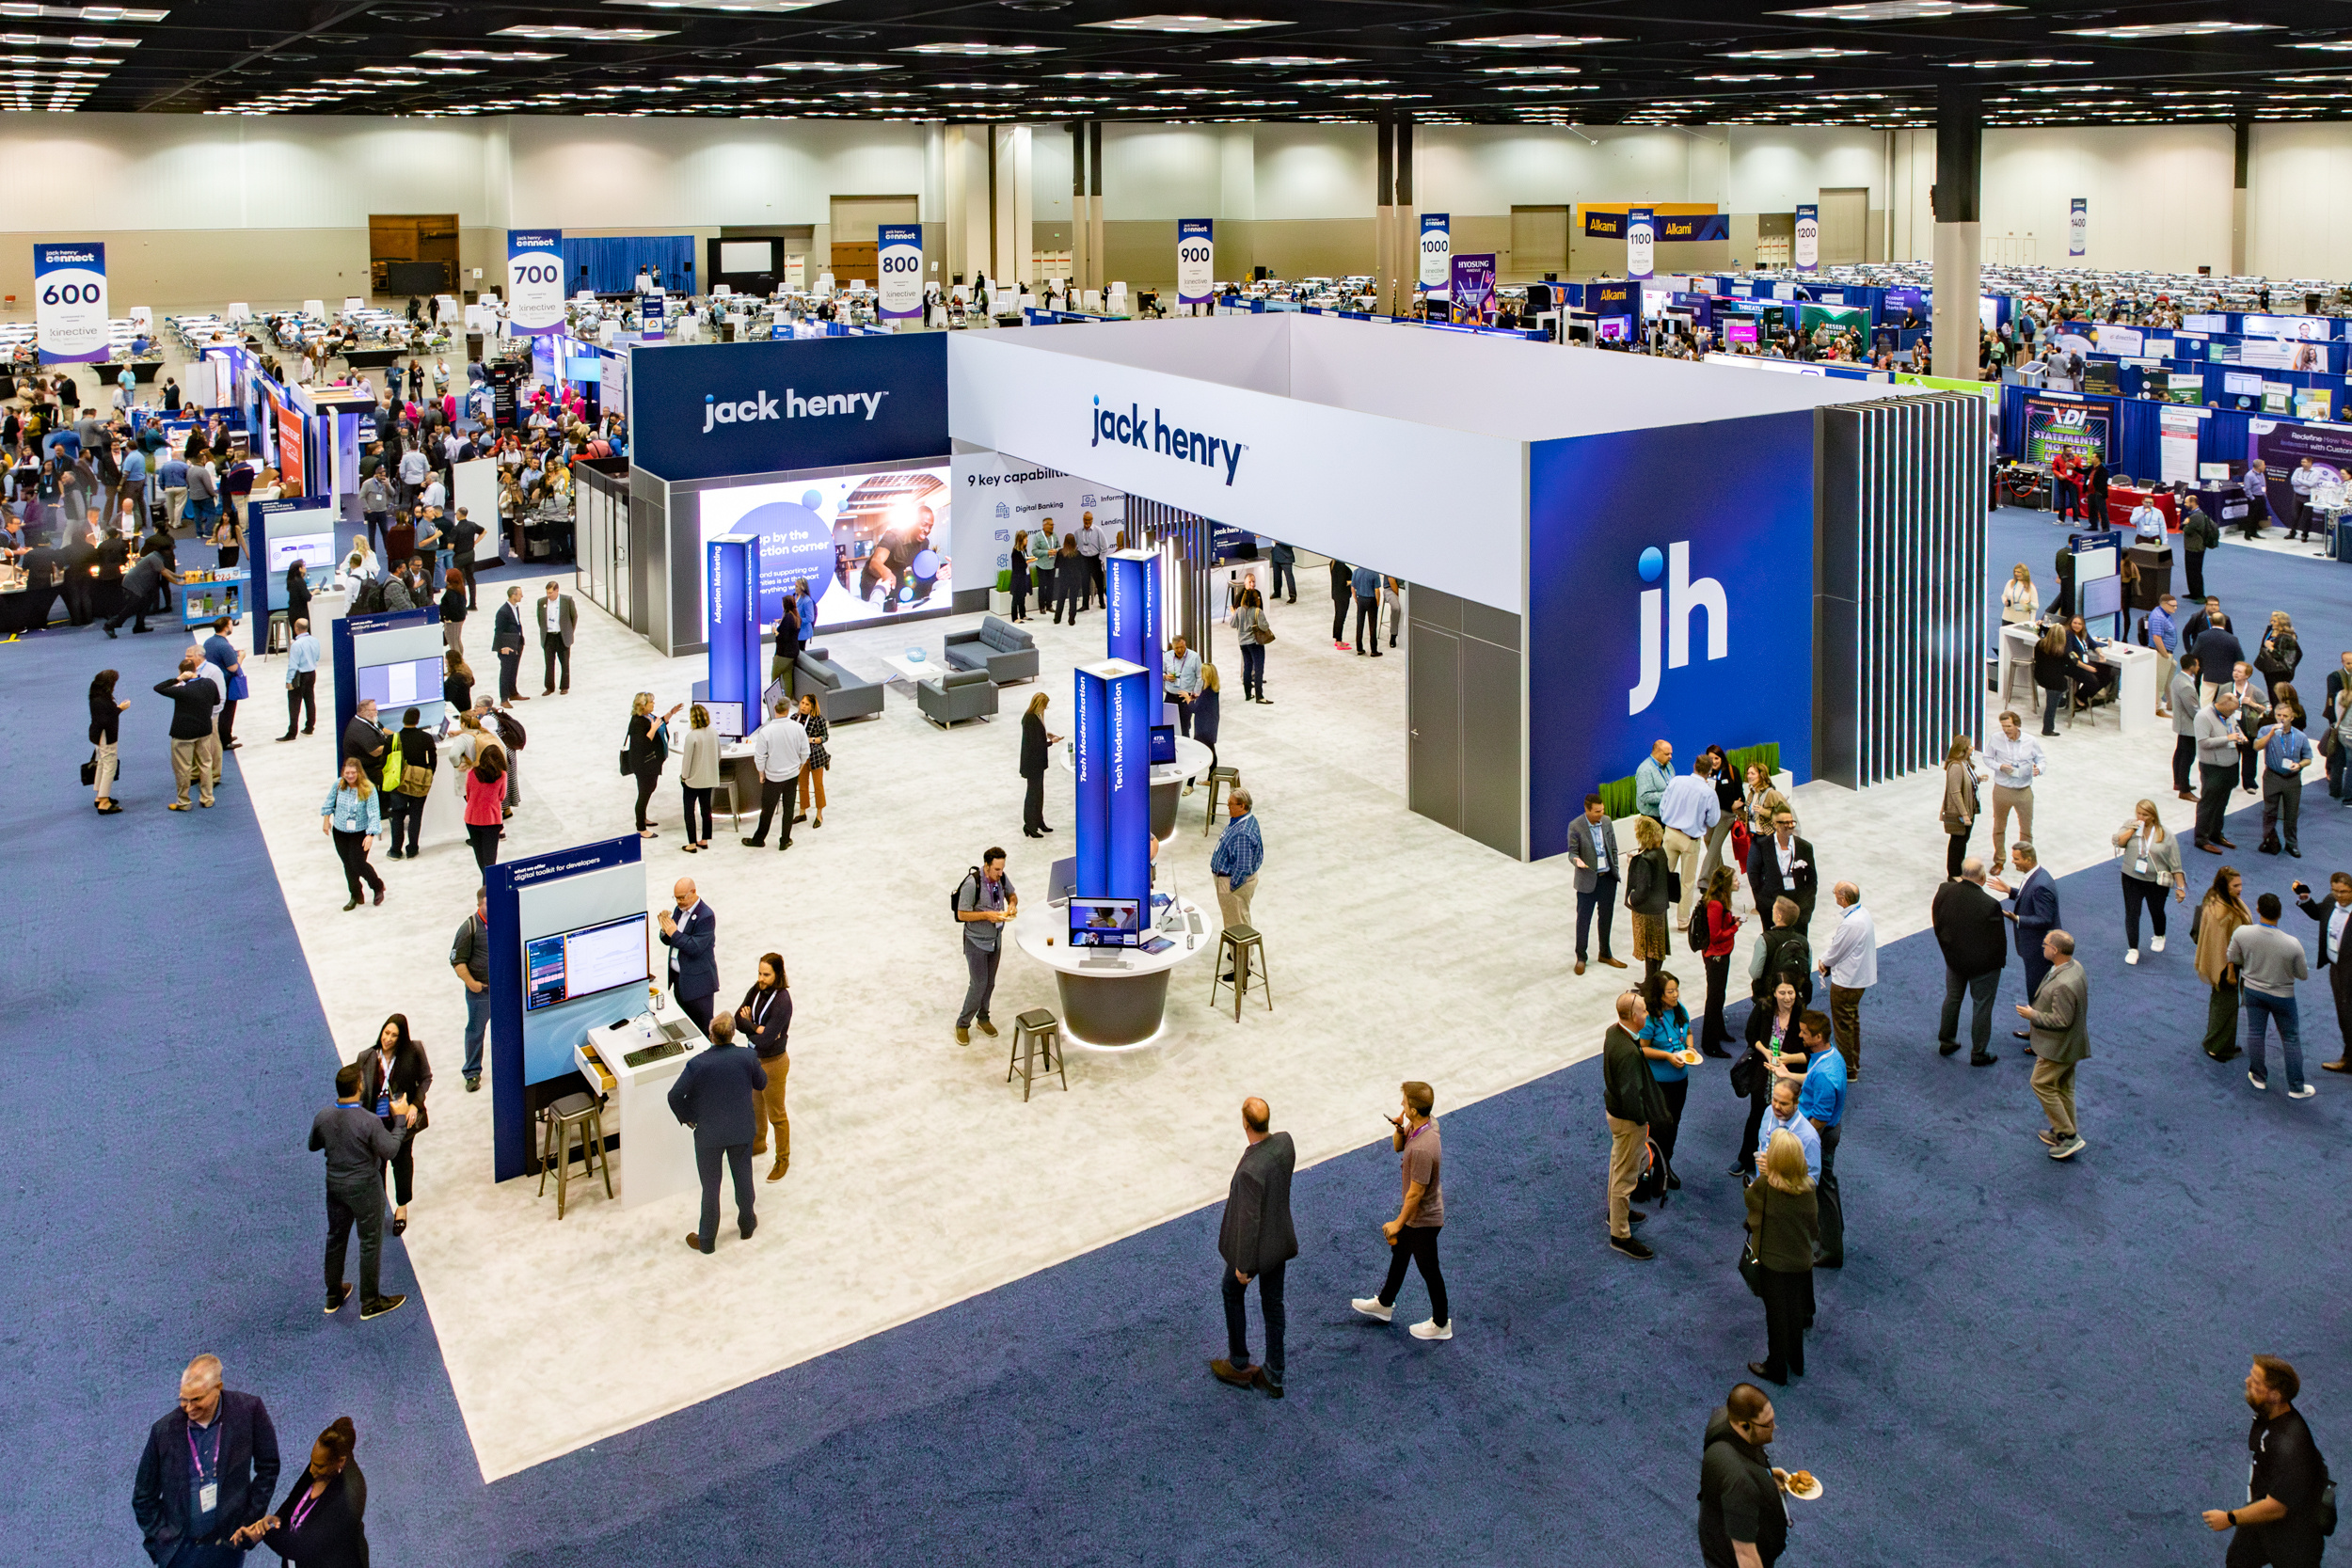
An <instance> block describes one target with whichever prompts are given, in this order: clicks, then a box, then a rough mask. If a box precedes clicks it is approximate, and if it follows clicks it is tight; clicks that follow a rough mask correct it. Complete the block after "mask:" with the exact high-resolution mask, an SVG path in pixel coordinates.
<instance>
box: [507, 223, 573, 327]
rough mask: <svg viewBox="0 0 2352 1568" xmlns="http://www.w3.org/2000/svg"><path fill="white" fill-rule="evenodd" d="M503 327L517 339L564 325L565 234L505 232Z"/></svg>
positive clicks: (560, 232)
mask: <svg viewBox="0 0 2352 1568" xmlns="http://www.w3.org/2000/svg"><path fill="white" fill-rule="evenodd" d="M506 326H507V330H508V331H510V332H512V333H513V334H514V335H515V336H516V337H518V338H522V337H536V336H538V335H539V334H541V333H545V332H558V331H561V330H562V329H563V326H564V234H563V231H562V230H555V229H510V230H507V231H506Z"/></svg>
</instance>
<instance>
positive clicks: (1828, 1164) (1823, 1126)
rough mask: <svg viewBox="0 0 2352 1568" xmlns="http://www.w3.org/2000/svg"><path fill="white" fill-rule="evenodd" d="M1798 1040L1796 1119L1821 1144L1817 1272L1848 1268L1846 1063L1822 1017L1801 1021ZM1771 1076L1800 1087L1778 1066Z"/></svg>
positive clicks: (1815, 1015)
mask: <svg viewBox="0 0 2352 1568" xmlns="http://www.w3.org/2000/svg"><path fill="white" fill-rule="evenodd" d="M1797 1038H1798V1039H1800V1040H1801V1041H1803V1042H1804V1055H1805V1066H1804V1073H1803V1075H1802V1078H1803V1082H1802V1083H1799V1085H1798V1088H1797V1114H1798V1115H1799V1116H1801V1117H1804V1118H1805V1120H1807V1121H1809V1122H1811V1123H1812V1124H1813V1131H1814V1132H1817V1133H1819V1134H1820V1139H1821V1175H1820V1180H1818V1181H1816V1182H1815V1184H1814V1185H1815V1191H1816V1192H1817V1194H1818V1195H1819V1202H1820V1213H1821V1256H1820V1259H1818V1262H1817V1266H1818V1267H1820V1268H1824V1269H1842V1268H1844V1267H1845V1266H1846V1212H1845V1209H1844V1207H1843V1206H1842V1205H1841V1204H1840V1202H1839V1201H1838V1190H1837V1143H1838V1138H1839V1136H1840V1134H1841V1133H1842V1132H1843V1131H1844V1129H1845V1123H1846V1058H1845V1057H1843V1056H1841V1055H1839V1054H1838V1053H1836V1052H1835V1051H1833V1050H1831V1049H1830V1043H1829V1020H1828V1018H1827V1017H1825V1016H1824V1015H1822V1014H1820V1013H1818V1012H1809V1013H1806V1014H1805V1015H1804V1017H1803V1018H1802V1019H1800V1020H1798V1021H1797ZM1772 1071H1773V1072H1774V1073H1775V1074H1776V1075H1777V1076H1779V1077H1781V1078H1786V1079H1788V1080H1790V1081H1792V1082H1793V1081H1796V1080H1797V1079H1798V1078H1799V1077H1800V1075H1799V1074H1797V1073H1793V1072H1791V1071H1789V1070H1788V1068H1787V1067H1786V1066H1784V1065H1783V1064H1781V1063H1780V1062H1778V1061H1775V1062H1774V1063H1773V1064H1772Z"/></svg>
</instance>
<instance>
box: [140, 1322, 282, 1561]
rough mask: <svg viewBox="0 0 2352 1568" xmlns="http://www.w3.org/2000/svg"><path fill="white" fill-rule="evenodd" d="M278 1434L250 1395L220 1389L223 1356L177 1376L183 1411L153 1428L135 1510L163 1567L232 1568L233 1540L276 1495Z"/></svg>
mask: <svg viewBox="0 0 2352 1568" xmlns="http://www.w3.org/2000/svg"><path fill="white" fill-rule="evenodd" d="M277 1486H278V1433H277V1430H276V1429H275V1428H274V1427H272V1426H271V1425H270V1419H269V1412H268V1411H267V1410H266V1409H264V1408H263V1407H262V1402H261V1400H260V1399H259V1398H258V1397H257V1396H255V1395H252V1394H239V1393H235V1392H232V1391H230V1390H229V1389H226V1388H223V1387H222V1386H220V1357H219V1356H217V1355H199V1356H198V1357H197V1358H196V1359H195V1360H193V1361H191V1362H189V1363H188V1369H187V1370H186V1371H184V1372H182V1373H181V1374H180V1407H179V1408H178V1409H177V1410H174V1411H172V1412H171V1413H170V1414H169V1415H167V1416H166V1417H164V1418H163V1419H161V1420H159V1421H157V1422H156V1423H155V1424H154V1425H153V1426H152V1427H151V1428H149V1429H148V1433H147V1451H146V1452H145V1453H143V1454H141V1455H140V1456H139V1473H138V1480H137V1481H135V1482H134V1483H133V1485H132V1488H131V1512H132V1513H133V1514H134V1515H135V1517H136V1518H137V1520H138V1522H139V1529H140V1530H141V1531H142V1532H143V1533H144V1535H145V1536H146V1545H147V1555H148V1556H149V1557H150V1558H151V1559H153V1560H154V1561H155V1562H156V1564H157V1565H158V1568H231V1565H233V1564H239V1563H242V1562H243V1561H244V1560H245V1552H244V1549H243V1548H242V1547H241V1546H239V1545H237V1544H234V1543H232V1541H231V1540H230V1537H232V1536H233V1535H235V1534H236V1533H237V1532H238V1531H239V1530H242V1529H244V1528H245V1527H246V1526H247V1525H249V1524H251V1523H253V1521H255V1520H256V1519H259V1518H261V1517H262V1515H264V1514H266V1513H268V1512H269V1509H270V1499H271V1498H272V1497H276V1496H277V1490H276V1489H277Z"/></svg>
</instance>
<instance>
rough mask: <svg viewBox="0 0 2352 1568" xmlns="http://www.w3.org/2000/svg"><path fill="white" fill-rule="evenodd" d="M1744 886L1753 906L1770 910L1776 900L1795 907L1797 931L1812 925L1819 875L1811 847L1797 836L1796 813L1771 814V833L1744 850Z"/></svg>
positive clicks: (1806, 841) (1780, 811)
mask: <svg viewBox="0 0 2352 1568" xmlns="http://www.w3.org/2000/svg"><path fill="white" fill-rule="evenodd" d="M1747 871H1748V887H1749V889H1750V891H1752V892H1753V893H1755V895H1756V908H1757V909H1759V910H1770V909H1771V908H1772V901H1773V900H1774V899H1776V898H1784V897H1786V898H1793V899H1794V900H1796V904H1797V929H1798V930H1800V931H1802V930H1804V929H1806V928H1807V927H1810V926H1811V925H1812V924H1813V900H1814V899H1815V898H1817V897H1819V896H1820V891H1821V876H1820V871H1819V870H1818V869H1816V868H1815V866H1814V863H1813V845H1812V841H1811V840H1809V839H1802V838H1799V837H1798V836H1797V814H1796V813H1794V812H1792V811H1789V810H1788V808H1786V807H1783V808H1782V809H1781V810H1779V811H1778V812H1775V813H1774V814H1773V815H1772V832H1770V833H1769V834H1767V835H1766V836H1764V837H1762V838H1759V839H1757V840H1756V844H1755V846H1754V847H1752V848H1750V849H1749V850H1748V865H1747Z"/></svg>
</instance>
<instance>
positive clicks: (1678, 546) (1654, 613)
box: [1625, 539, 1731, 718]
mask: <svg viewBox="0 0 2352 1568" xmlns="http://www.w3.org/2000/svg"><path fill="white" fill-rule="evenodd" d="M1640 569H1641V573H1642V580H1643V581H1644V582H1656V581H1657V580H1658V578H1659V576H1660V574H1661V573H1664V574H1666V586H1665V588H1664V589H1663V590H1662V591H1661V590H1660V589H1656V588H1645V589H1644V590H1643V591H1642V683H1641V684H1640V685H1639V686H1637V687H1635V688H1634V689H1632V690H1631V691H1629V692H1628V693H1626V709H1625V711H1626V715H1627V717H1629V718H1630V717H1631V716H1632V715H1634V714H1637V713H1639V712H1641V711H1642V710H1643V709H1645V708H1646V707H1648V706H1649V705H1650V704H1651V703H1653V702H1655V701H1656V700H1657V698H1658V681H1659V676H1660V674H1661V670H1660V668H1659V663H1658V641H1659V637H1658V628H1659V623H1660V622H1661V620H1662V621H1663V622H1664V623H1665V627H1666V664H1665V668H1666V669H1668V670H1679V669H1681V668H1682V667H1683V666H1685V665H1687V664H1689V663H1690V662H1691V612H1692V610H1706V611H1707V657H1708V659H1710V660H1712V659H1718V658H1723V657H1726V656H1727V654H1728V653H1729V651H1730V643H1731V638H1730V631H1731V626H1730V617H1731V604H1730V601H1729V599H1728V598H1727V597H1726V596H1725V595H1724V585H1723V584H1722V583H1720V582H1718V581H1716V580H1715V579H1714V578H1699V579H1698V580H1697V581H1695V582H1694V581H1692V578H1691V543H1690V541H1689V540H1687V539H1683V540H1677V541H1676V542H1675V543H1674V544H1671V545H1669V546H1666V554H1665V555H1662V556H1661V554H1660V553H1659V550H1658V546H1655V545H1652V546H1650V547H1649V548H1647V549H1645V550H1644V551H1643V552H1642V558H1641V562H1640ZM1661 601H1662V603H1661Z"/></svg>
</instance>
